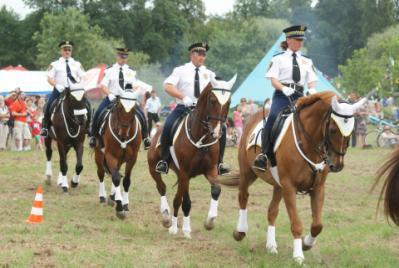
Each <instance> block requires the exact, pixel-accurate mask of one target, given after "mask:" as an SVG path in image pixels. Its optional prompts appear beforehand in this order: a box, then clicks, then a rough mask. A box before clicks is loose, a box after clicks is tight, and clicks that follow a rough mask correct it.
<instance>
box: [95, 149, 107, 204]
mask: <svg viewBox="0 0 399 268" xmlns="http://www.w3.org/2000/svg"><path fill="white" fill-rule="evenodd" d="M95 161H96V166H97V176H98V180H99V184H98V197H99V198H100V203H105V201H106V196H107V193H106V191H105V184H104V175H105V170H104V165H103V164H104V154H103V153H102V152H101V151H100V150H99V149H96V151H95Z"/></svg>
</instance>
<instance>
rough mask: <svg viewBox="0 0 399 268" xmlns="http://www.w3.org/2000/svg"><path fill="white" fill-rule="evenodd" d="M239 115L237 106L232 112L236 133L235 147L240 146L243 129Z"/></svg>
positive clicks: (239, 109) (239, 110)
mask: <svg viewBox="0 0 399 268" xmlns="http://www.w3.org/2000/svg"><path fill="white" fill-rule="evenodd" d="M242 119H243V118H242V114H241V107H240V106H239V105H237V109H236V110H235V111H234V112H233V122H234V128H235V130H236V133H237V147H238V146H239V144H240V140H241V136H242V128H243V120H242Z"/></svg>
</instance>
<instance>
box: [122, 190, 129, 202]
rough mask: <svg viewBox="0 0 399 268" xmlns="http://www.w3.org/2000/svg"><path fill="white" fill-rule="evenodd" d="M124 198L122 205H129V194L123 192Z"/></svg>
mask: <svg viewBox="0 0 399 268" xmlns="http://www.w3.org/2000/svg"><path fill="white" fill-rule="evenodd" d="M122 198H123V199H122V205H126V204H129V192H125V191H123V193H122Z"/></svg>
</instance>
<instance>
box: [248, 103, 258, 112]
mask: <svg viewBox="0 0 399 268" xmlns="http://www.w3.org/2000/svg"><path fill="white" fill-rule="evenodd" d="M257 110H258V105H257V104H256V103H254V101H253V100H252V99H248V112H249V113H250V115H252V114H254V113H256V111H257Z"/></svg>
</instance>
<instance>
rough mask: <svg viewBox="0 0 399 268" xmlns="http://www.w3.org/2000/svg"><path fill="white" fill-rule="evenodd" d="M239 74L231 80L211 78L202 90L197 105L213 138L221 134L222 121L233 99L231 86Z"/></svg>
mask: <svg viewBox="0 0 399 268" xmlns="http://www.w3.org/2000/svg"><path fill="white" fill-rule="evenodd" d="M236 78H237V75H234V77H233V78H232V79H231V80H230V81H221V80H217V79H215V78H214V77H212V78H211V82H210V83H209V84H208V86H207V87H206V88H205V89H204V90H203V91H202V93H201V95H200V97H199V99H198V102H197V106H196V110H197V113H198V116H199V118H200V120H201V123H203V124H204V125H205V126H206V127H207V128H208V130H209V131H210V132H211V133H212V136H213V138H219V137H220V135H221V122H225V121H226V118H227V114H228V112H229V107H230V101H231V88H232V87H233V85H234V83H235V81H236Z"/></svg>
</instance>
